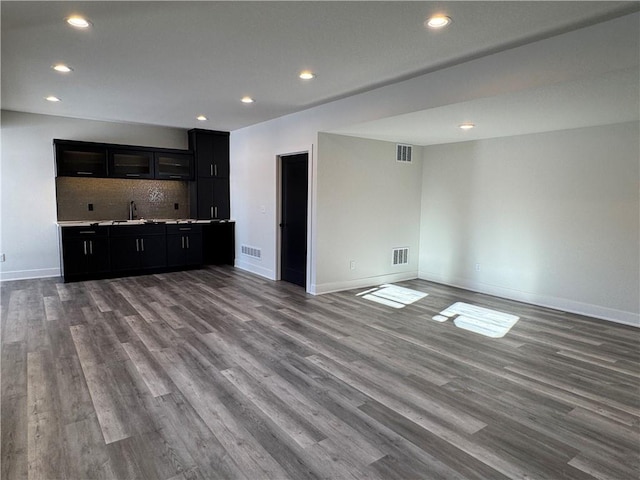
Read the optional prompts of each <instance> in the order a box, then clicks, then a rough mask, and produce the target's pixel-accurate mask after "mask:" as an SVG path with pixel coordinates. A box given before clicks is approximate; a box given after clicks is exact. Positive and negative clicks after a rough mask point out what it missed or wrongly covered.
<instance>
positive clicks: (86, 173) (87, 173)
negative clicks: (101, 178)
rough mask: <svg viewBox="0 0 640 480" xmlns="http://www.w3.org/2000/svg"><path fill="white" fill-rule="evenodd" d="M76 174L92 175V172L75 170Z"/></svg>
mask: <svg viewBox="0 0 640 480" xmlns="http://www.w3.org/2000/svg"><path fill="white" fill-rule="evenodd" d="M76 174H77V175H93V172H76Z"/></svg>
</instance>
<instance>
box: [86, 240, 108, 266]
mask: <svg viewBox="0 0 640 480" xmlns="http://www.w3.org/2000/svg"><path fill="white" fill-rule="evenodd" d="M88 242H89V243H88V245H87V247H88V248H87V250H88V262H89V263H88V270H89V272H90V273H94V274H103V273H108V272H109V271H111V261H110V256H109V239H108V238H107V237H96V238H92V239H89V240H88Z"/></svg>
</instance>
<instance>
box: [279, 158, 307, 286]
mask: <svg viewBox="0 0 640 480" xmlns="http://www.w3.org/2000/svg"><path fill="white" fill-rule="evenodd" d="M305 153H306V154H307V268H306V270H307V278H306V285H307V286H306V291H307V293H312V294H315V281H314V279H315V268H314V266H315V249H314V246H315V235H314V231H313V225H315V202H314V198H315V192H316V185H315V183H314V182H315V178H316V175H315V173H316V165H315V161H314V155H313V145H311V146H309V147H306V148H301V149H300V150H294V151H291V152H286V153H280V154H278V155H276V211H275V214H276V215H275V220H276V223H275V227H276V265H275V267H276V280H282V229H281V228H280V224H281V223H282V157H288V156H291V155H300V154H305Z"/></svg>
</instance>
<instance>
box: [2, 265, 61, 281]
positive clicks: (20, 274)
mask: <svg viewBox="0 0 640 480" xmlns="http://www.w3.org/2000/svg"><path fill="white" fill-rule="evenodd" d="M59 276H61V273H60V269H59V268H39V269H37V270H13V271H9V272H6V271H0V282H10V281H12V280H30V279H33V278H49V277H59Z"/></svg>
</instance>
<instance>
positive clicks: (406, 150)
mask: <svg viewBox="0 0 640 480" xmlns="http://www.w3.org/2000/svg"><path fill="white" fill-rule="evenodd" d="M412 150H413V146H412V145H402V144H397V145H396V161H397V162H402V163H411V154H412Z"/></svg>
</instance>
